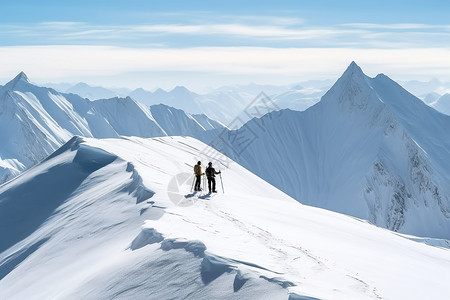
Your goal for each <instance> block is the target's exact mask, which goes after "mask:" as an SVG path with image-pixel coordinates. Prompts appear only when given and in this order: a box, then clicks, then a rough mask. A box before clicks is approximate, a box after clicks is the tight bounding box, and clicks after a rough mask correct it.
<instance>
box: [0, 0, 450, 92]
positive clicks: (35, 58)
mask: <svg viewBox="0 0 450 300" xmlns="http://www.w3.org/2000/svg"><path fill="white" fill-rule="evenodd" d="M2 2H3V1H2ZM1 7H2V9H1V10H2V17H1V18H0V84H2V83H4V82H7V81H8V80H10V79H11V78H13V77H14V76H15V75H16V74H18V73H19V72H21V71H24V72H25V73H26V74H27V75H28V77H29V78H30V80H32V81H34V82H37V83H45V82H54V83H56V82H69V83H76V82H80V81H83V82H87V83H89V84H92V85H102V86H106V87H113V86H114V87H127V88H137V87H144V88H147V89H154V88H156V87H162V88H166V89H167V88H171V87H174V86H176V85H185V86H187V87H190V88H192V89H194V90H201V89H206V88H208V87H218V86H221V85H227V84H248V83H261V84H291V83H295V82H300V81H305V80H312V79H332V80H336V79H337V78H338V77H339V76H340V75H341V74H342V72H343V71H344V70H345V68H346V67H347V66H348V65H349V64H350V63H351V61H355V62H356V63H357V64H358V65H360V66H361V67H362V68H363V70H364V71H365V73H366V74H367V75H369V76H375V75H376V74H378V73H384V74H386V75H388V76H390V77H391V78H393V79H394V80H412V79H416V80H424V81H425V80H430V79H432V78H437V79H439V80H442V81H450V19H449V18H448V16H449V15H450V4H449V2H448V1H440V0H439V1H433V0H431V1H393V0H391V1H385V0H378V1H361V0H359V1H321V0H317V1H302V0H297V1H264V0H262V1H261V0H260V1H242V0H241V1H234V0H231V1H158V0H156V1H144V0H127V1H116V0H109V1H103V0H100V1H85V0H78V1H51V0H40V1H21V0H16V1H8V3H6V2H5V3H2V5H1Z"/></svg>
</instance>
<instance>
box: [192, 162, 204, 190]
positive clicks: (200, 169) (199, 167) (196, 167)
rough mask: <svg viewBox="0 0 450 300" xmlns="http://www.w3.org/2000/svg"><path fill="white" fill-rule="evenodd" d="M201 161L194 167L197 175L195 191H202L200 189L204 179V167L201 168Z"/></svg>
mask: <svg viewBox="0 0 450 300" xmlns="http://www.w3.org/2000/svg"><path fill="white" fill-rule="evenodd" d="M201 164H202V163H201V161H199V162H198V163H197V164H196V165H195V166H194V174H195V186H194V191H201V190H202V189H201V188H200V183H201V180H202V179H201V177H202V175H203V174H202V167H201Z"/></svg>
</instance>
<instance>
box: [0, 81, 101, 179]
mask: <svg viewBox="0 0 450 300" xmlns="http://www.w3.org/2000/svg"><path fill="white" fill-rule="evenodd" d="M0 128H1V130H0V140H1V141H2V143H1V146H0V160H1V164H0V183H1V182H4V181H6V180H9V179H11V178H12V177H14V176H16V175H17V174H18V173H19V172H21V171H23V170H24V169H25V168H26V167H29V166H31V165H33V164H35V163H37V162H38V161H40V160H41V159H43V158H45V157H46V156H47V155H49V154H50V153H52V152H53V151H54V150H55V149H57V148H58V147H59V146H61V145H62V144H63V143H64V142H65V141H67V140H68V139H70V138H71V137H72V135H74V134H76V135H85V136H92V135H91V133H90V131H89V129H88V124H87V122H86V121H85V120H83V119H82V118H81V117H80V116H79V115H78V114H77V113H76V112H75V111H74V109H73V106H72V105H71V103H70V102H68V101H67V100H66V99H65V98H64V97H63V96H61V94H59V93H57V92H56V91H54V90H51V89H47V88H40V87H37V86H34V85H32V84H30V82H29V81H28V78H27V77H26V75H25V74H24V73H20V74H19V75H18V76H17V77H16V78H14V79H13V80H12V81H10V82H9V83H7V84H6V85H5V86H3V87H2V88H1V89H0Z"/></svg>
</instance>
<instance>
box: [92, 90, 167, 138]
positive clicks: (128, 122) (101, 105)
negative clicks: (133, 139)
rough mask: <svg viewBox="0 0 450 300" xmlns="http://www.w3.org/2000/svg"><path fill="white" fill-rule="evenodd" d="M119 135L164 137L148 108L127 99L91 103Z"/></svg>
mask: <svg viewBox="0 0 450 300" xmlns="http://www.w3.org/2000/svg"><path fill="white" fill-rule="evenodd" d="M92 105H93V106H94V107H95V109H96V110H97V111H98V112H100V113H101V114H102V115H103V116H105V118H106V119H107V120H108V123H109V124H111V126H112V127H113V128H114V130H115V131H116V132H117V133H118V134H119V135H125V136H140V137H155V136H164V135H166V134H165V132H164V130H163V129H162V128H161V127H160V126H159V124H158V123H157V122H156V121H155V119H154V118H153V116H152V114H151V112H150V110H149V108H148V107H147V106H145V105H142V104H139V103H137V102H135V101H134V100H132V99H131V98H130V97H127V98H111V99H105V100H97V101H94V102H92Z"/></svg>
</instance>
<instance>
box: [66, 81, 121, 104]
mask: <svg viewBox="0 0 450 300" xmlns="http://www.w3.org/2000/svg"><path fill="white" fill-rule="evenodd" d="M65 92H66V93H69V94H77V95H79V96H81V97H83V98H88V99H89V100H99V99H108V98H114V97H125V96H126V95H124V94H119V93H117V92H115V91H112V90H110V89H107V88H104V87H100V86H90V85H88V84H87V83H84V82H79V83H77V84H76V85H74V86H72V87H70V88H69V89H67V90H66V91H65Z"/></svg>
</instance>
